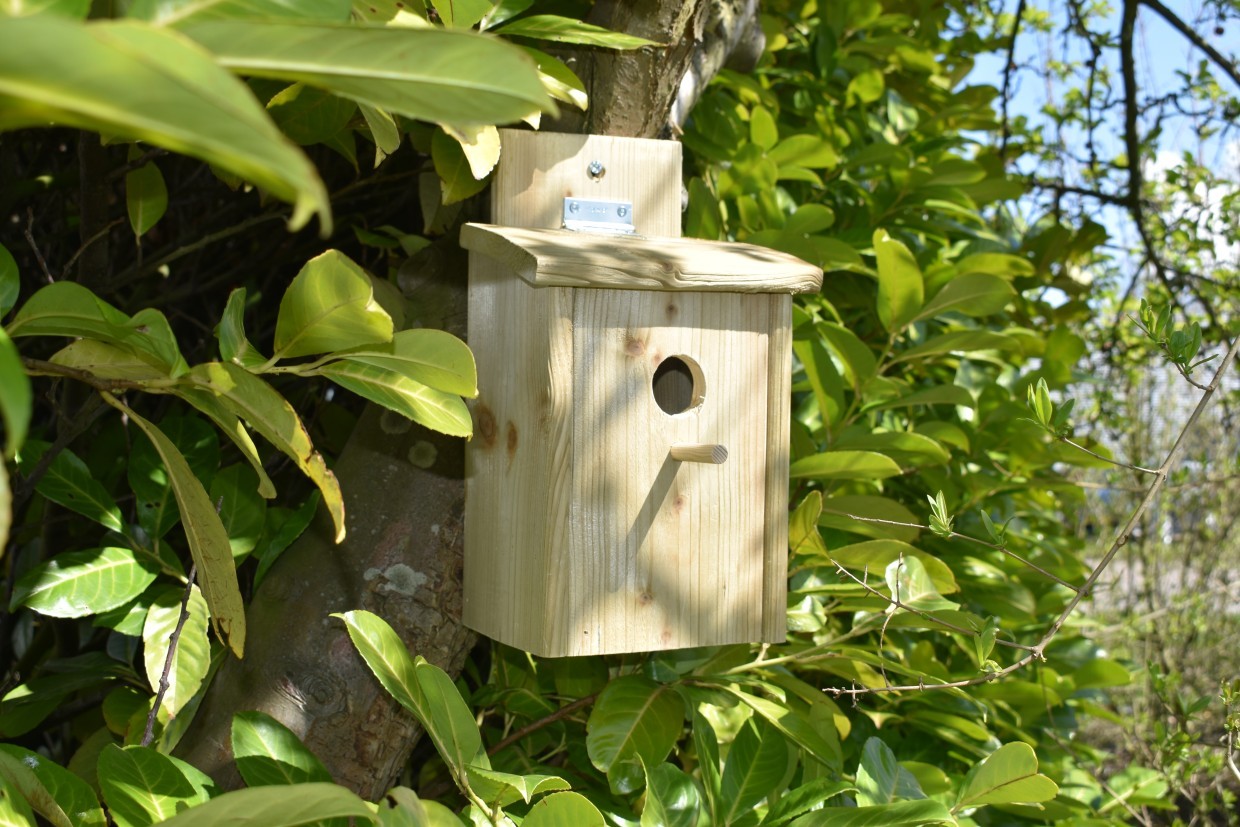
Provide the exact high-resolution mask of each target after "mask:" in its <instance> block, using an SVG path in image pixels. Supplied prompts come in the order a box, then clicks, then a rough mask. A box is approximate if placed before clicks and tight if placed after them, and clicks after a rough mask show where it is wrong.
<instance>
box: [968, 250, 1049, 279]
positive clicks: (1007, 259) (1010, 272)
mask: <svg viewBox="0 0 1240 827" xmlns="http://www.w3.org/2000/svg"><path fill="white" fill-rule="evenodd" d="M956 272H958V273H960V274H961V275H967V274H969V273H986V274H988V275H992V276H999V277H1000V278H1005V279H1008V280H1009V281H1010V280H1011V279H1014V278H1019V277H1024V276H1032V275H1033V274H1034V273H1035V272H1036V271H1035V270H1034V268H1033V265H1032V264H1031V263H1030V262H1029V260H1028V259H1024V258H1021V257H1020V256H1014V255H1010V254H1008V253H976V254H974V255H971V256H965V257H964V258H962V259H960V260H959V261H957V262H956Z"/></svg>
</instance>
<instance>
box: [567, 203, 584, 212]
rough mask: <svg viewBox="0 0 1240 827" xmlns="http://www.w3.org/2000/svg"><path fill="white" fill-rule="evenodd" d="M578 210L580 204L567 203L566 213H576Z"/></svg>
mask: <svg viewBox="0 0 1240 827" xmlns="http://www.w3.org/2000/svg"><path fill="white" fill-rule="evenodd" d="M580 209H581V205H580V204H578V203H577V202H576V201H569V202H568V211H569V212H577V211H578V210H580Z"/></svg>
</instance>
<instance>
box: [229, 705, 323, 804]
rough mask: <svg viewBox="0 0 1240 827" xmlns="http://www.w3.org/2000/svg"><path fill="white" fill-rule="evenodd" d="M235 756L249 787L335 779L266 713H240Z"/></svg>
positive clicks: (236, 721)
mask: <svg viewBox="0 0 1240 827" xmlns="http://www.w3.org/2000/svg"><path fill="white" fill-rule="evenodd" d="M232 754H233V759H234V760H235V761H236V762H237V771H238V772H240V773H241V777H242V778H244V779H245V783H246V785H247V786H250V787H262V786H266V785H274V784H304V783H306V782H307V781H328V782H330V781H331V780H332V777H331V773H329V772H328V771H327V768H326V767H324V766H323V764H322V762H321V761H319V759H318V758H317V757H315V755H314V753H312V752H311V751H310V750H308V749H306V747H305V745H304V744H302V742H301V741H300V739H298V737H297V736H296V735H294V734H293V731H292V730H290V729H289V728H288V727H286V726H285V725H284V724H282V723H280V722H279V721H277V720H276V719H275V718H272V717H271V716H270V715H267V714H265V713H263V712H238V713H237V714H236V715H234V716H233V722H232Z"/></svg>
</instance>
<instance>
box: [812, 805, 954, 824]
mask: <svg viewBox="0 0 1240 827" xmlns="http://www.w3.org/2000/svg"><path fill="white" fill-rule="evenodd" d="M955 823H956V820H955V819H954V818H952V814H951V813H950V812H948V810H947V808H946V807H944V806H943V805H942V804H940V803H939V802H937V801H929V800H923V801H898V802H896V803H895V804H882V805H879V806H877V807H828V808H826V809H823V810H817V811H815V812H812V813H809V814H807V815H803V816H801V817H800V818H798V819H797V820H796V821H793V822H792V823H791V824H790V825H789V827H928V825H932V824H955Z"/></svg>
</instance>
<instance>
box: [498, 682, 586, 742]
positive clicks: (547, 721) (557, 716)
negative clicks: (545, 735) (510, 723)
mask: <svg viewBox="0 0 1240 827" xmlns="http://www.w3.org/2000/svg"><path fill="white" fill-rule="evenodd" d="M597 697H598V695H587V696H586V697H584V698H578V699H577V700H575V701H573V702H572V703H571V704H565V705H564V706H562V707H560V708H559V709H557V710H556V711H555V712H552V713H551V714H550V715H546V716H544V717H542V718H539V719H538V720H537V721H534V722H533V723H529V724H526V725H525V726H523V727H521V728H520V729H518V730H517V731H516V732H513V733H512V734H510V735H509V736H508V737H507V738H504V739H503V740H502V741H500V742H499V743H498V744H496V745H495V746H493V747H490V748H488V749H487V755H494V754H495V753H497V752H499V751H500V750H502V749H504V748H505V747H509V746H511V745H513V744H515V743H516V742H517V741H520V740H521V739H522V738H524V737H526V736H527V735H530V734H532V733H535V732H537V731H538V730H540V729H543V728H544V727H548V726H550V725H551V724H554V723H555V722H556V721H560V720H563V719H564V718H567V717H568V716H569V715H572V714H573V713H574V712H576V711H577V710H579V709H584V708H585V707H587V706H589V705H590V704H592V703H594V700H595V699H596V698H597Z"/></svg>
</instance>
